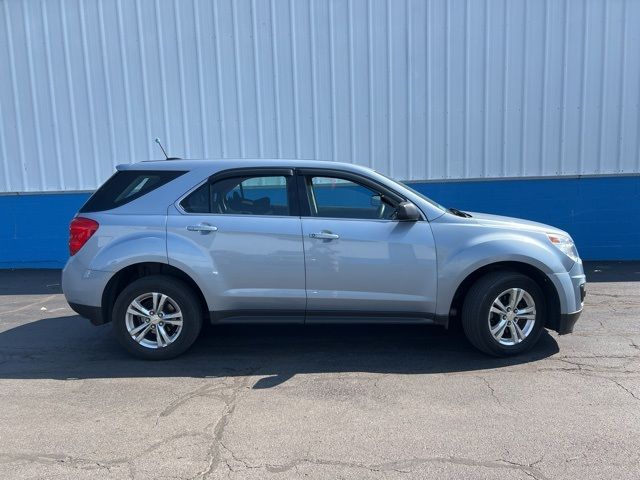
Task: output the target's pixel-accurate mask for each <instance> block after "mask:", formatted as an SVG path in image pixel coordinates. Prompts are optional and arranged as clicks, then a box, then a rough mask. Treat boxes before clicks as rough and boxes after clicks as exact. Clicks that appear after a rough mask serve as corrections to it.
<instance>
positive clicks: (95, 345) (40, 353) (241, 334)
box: [0, 315, 558, 389]
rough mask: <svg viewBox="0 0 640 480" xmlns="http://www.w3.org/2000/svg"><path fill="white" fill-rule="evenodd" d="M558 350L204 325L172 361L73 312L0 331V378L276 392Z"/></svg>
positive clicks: (547, 344) (336, 328)
mask: <svg viewBox="0 0 640 480" xmlns="http://www.w3.org/2000/svg"><path fill="white" fill-rule="evenodd" d="M557 352H558V345H557V343H556V341H555V339H554V338H553V337H552V336H551V335H549V334H548V333H547V332H546V331H545V332H544V333H543V335H542V337H541V339H540V341H539V343H538V344H537V345H536V346H535V347H534V348H533V349H532V350H531V351H530V352H528V353H526V354H523V355H520V356H517V357H512V358H492V357H489V356H486V355H484V354H482V353H480V352H478V351H476V350H475V349H474V348H473V347H471V346H470V345H469V344H468V343H467V341H466V340H465V339H464V336H463V335H462V333H459V332H450V331H446V330H444V329H442V328H440V327H431V326H423V325H313V326H305V325H286V326H285V325H268V326H267V325H225V326H207V327H206V328H205V329H204V331H203V335H202V336H201V337H200V338H199V339H198V341H197V342H196V344H195V345H194V346H193V347H192V348H191V349H190V350H189V351H188V352H187V353H186V354H184V355H183V356H181V357H178V358H176V359H173V360H168V361H162V362H151V361H143V360H138V359H135V358H133V357H130V356H129V355H128V354H126V353H125V352H124V350H123V349H122V348H121V347H120V346H119V345H118V344H117V342H116V340H115V338H114V337H113V335H112V329H111V325H109V324H107V325H102V326H100V327H93V326H91V325H90V324H89V322H88V321H87V320H85V319H83V318H81V317H79V316H77V315H74V316H65V317H57V318H47V319H43V320H36V321H32V322H29V323H26V324H23V325H20V326H16V327H14V328H11V329H8V330H5V331H4V332H0V378H4V379H63V380H64V379H87V378H138V377H147V378H149V377H202V378H206V377H228V376H244V375H258V376H263V378H261V379H260V380H259V381H258V382H257V383H256V384H255V385H254V387H253V388H256V389H259V388H270V387H274V386H277V385H279V384H281V383H283V382H285V381H286V380H287V379H289V378H291V377H293V376H294V375H296V374H308V373H336V372H366V373H393V374H407V375H412V374H437V373H447V372H465V371H477V370H484V369H491V368H504V367H509V366H512V365H518V364H524V363H529V362H535V361H537V360H540V359H543V358H546V357H549V356H551V355H553V354H555V353H557Z"/></svg>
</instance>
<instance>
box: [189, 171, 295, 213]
mask: <svg viewBox="0 0 640 480" xmlns="http://www.w3.org/2000/svg"><path fill="white" fill-rule="evenodd" d="M291 178H292V177H286V176H282V175H280V176H278V175H267V176H249V177H248V176H241V177H230V178H223V179H221V180H218V181H214V182H213V183H210V182H207V183H205V184H204V185H202V186H201V187H200V188H198V189H197V190H195V191H194V192H193V193H192V194H191V195H189V196H188V197H186V198H185V199H184V200H183V201H182V202H181V203H180V205H181V206H182V208H183V209H184V210H185V211H186V212H188V213H214V214H222V215H225V214H226V215H290V214H291V208H290V201H289V194H288V192H289V183H290V182H291Z"/></svg>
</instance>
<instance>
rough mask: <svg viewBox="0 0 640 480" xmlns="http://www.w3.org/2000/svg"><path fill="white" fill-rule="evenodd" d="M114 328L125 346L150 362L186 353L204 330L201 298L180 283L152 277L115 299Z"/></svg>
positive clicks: (128, 287)
mask: <svg viewBox="0 0 640 480" xmlns="http://www.w3.org/2000/svg"><path fill="white" fill-rule="evenodd" d="M112 319H113V327H114V332H115V335H116V337H117V339H118V341H119V342H120V343H121V344H122V346H123V347H124V348H125V349H126V350H127V351H128V352H129V353H131V354H133V355H135V356H137V357H140V358H144V359H147V360H165V359H169V358H173V357H176V356H178V355H180V354H181V353H183V352H185V351H186V350H187V349H188V348H189V347H190V346H191V345H192V344H193V342H194V341H195V340H196V338H197V337H198V334H199V333H200V329H201V326H202V313H201V309H200V304H199V301H198V298H197V297H196V295H195V294H194V293H193V291H192V290H191V289H190V288H189V286H187V285H186V284H185V283H184V282H182V281H181V280H178V279H176V278H173V277H168V276H162V275H153V276H149V277H143V278H140V279H138V280H136V281H134V282H133V283H131V284H130V285H129V286H127V287H126V288H125V289H124V290H123V291H122V292H121V293H120V295H118V298H117V299H116V302H115V305H114V308H113V318H112Z"/></svg>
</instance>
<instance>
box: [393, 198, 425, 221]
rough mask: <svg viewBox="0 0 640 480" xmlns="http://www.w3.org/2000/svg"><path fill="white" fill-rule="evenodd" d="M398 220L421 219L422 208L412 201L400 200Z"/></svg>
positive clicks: (397, 208)
mask: <svg viewBox="0 0 640 480" xmlns="http://www.w3.org/2000/svg"><path fill="white" fill-rule="evenodd" d="M396 220H400V221H404V222H415V221H417V220H420V210H418V207H416V206H415V205H414V204H413V203H411V202H400V203H399V204H398V206H397V207H396Z"/></svg>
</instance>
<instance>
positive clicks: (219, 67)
mask: <svg viewBox="0 0 640 480" xmlns="http://www.w3.org/2000/svg"><path fill="white" fill-rule="evenodd" d="M156 1H157V0H156ZM218 18H219V16H218V2H213V37H214V38H215V50H216V79H217V83H218V106H219V108H220V112H219V113H220V140H221V143H222V145H221V150H222V158H225V157H226V156H227V151H228V150H227V128H226V122H225V108H224V95H223V93H222V65H221V64H220V63H221V62H220V31H219V29H218Z"/></svg>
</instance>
